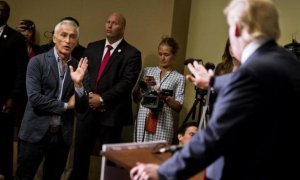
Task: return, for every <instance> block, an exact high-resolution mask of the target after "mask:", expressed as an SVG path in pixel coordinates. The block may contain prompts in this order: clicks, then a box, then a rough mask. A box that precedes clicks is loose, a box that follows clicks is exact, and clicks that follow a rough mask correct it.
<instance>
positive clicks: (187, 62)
mask: <svg viewBox="0 0 300 180" xmlns="http://www.w3.org/2000/svg"><path fill="white" fill-rule="evenodd" d="M194 61H197V62H198V63H201V64H202V63H203V61H202V59H194V58H189V59H187V60H185V61H184V65H188V64H190V63H193V62H194Z"/></svg>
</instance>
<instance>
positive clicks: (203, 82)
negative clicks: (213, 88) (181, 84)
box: [186, 61, 214, 89]
mask: <svg viewBox="0 0 300 180" xmlns="http://www.w3.org/2000/svg"><path fill="white" fill-rule="evenodd" d="M187 66H188V68H189V70H190V71H191V73H192V74H193V75H187V76H186V79H187V80H188V81H190V82H192V83H193V84H194V85H195V86H197V87H199V88H201V89H207V88H208V85H209V80H210V78H211V77H212V76H213V74H214V73H213V71H212V70H211V69H210V70H208V71H207V70H206V68H205V67H204V66H203V65H201V64H199V63H198V62H197V61H194V62H193V64H191V63H189V64H188V65H187Z"/></svg>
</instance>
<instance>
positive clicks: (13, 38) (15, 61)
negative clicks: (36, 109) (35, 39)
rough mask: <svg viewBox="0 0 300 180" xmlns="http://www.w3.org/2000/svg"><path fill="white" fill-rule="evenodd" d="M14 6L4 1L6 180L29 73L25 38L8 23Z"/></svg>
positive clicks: (0, 20)
mask: <svg viewBox="0 0 300 180" xmlns="http://www.w3.org/2000/svg"><path fill="white" fill-rule="evenodd" d="M9 15H10V7H9V5H8V4H7V3H6V2H5V1H0V60H1V70H0V77H2V80H1V84H2V86H1V93H0V107H1V111H0V147H1V148H0V174H3V175H4V176H5V179H8V180H9V179H12V175H13V137H14V125H15V111H16V108H17V106H18V103H17V102H18V100H19V98H20V96H21V95H22V94H23V93H24V91H25V74H26V66H27V63H28V57H27V48H26V44H25V40H24V38H23V36H22V35H21V34H20V33H18V32H17V31H15V30H14V29H12V28H11V27H9V26H8V25H7V24H6V23H7V21H8V18H9Z"/></svg>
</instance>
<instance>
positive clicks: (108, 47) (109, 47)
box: [96, 45, 113, 87]
mask: <svg viewBox="0 0 300 180" xmlns="http://www.w3.org/2000/svg"><path fill="white" fill-rule="evenodd" d="M106 47H107V51H106V53H105V55H104V57H103V60H102V63H101V64H100V69H99V71H98V76H97V84H96V87H97V86H98V81H99V79H100V77H101V74H102V72H103V70H104V68H105V66H106V64H107V62H108V60H109V58H110V50H112V49H113V47H112V46H111V45H106Z"/></svg>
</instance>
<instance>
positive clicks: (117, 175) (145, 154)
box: [101, 141, 204, 180]
mask: <svg viewBox="0 0 300 180" xmlns="http://www.w3.org/2000/svg"><path fill="white" fill-rule="evenodd" d="M165 146H167V143H166V142H165V141H153V142H144V143H120V144H105V145H103V146H102V153H101V155H102V165H101V180H107V179H109V180H120V179H121V180H127V179H128V180H129V179H130V177H129V171H130V169H131V168H132V167H134V166H135V165H136V162H142V163H154V164H161V163H163V162H164V161H165V160H166V159H168V158H170V157H171V156H172V154H171V153H164V154H155V153H154V152H155V151H157V150H158V149H159V148H161V147H165ZM109 161H111V162H113V163H114V164H115V165H110V164H111V163H109ZM196 179H197V180H202V179H204V178H203V173H198V174H197V175H195V176H194V177H192V178H191V180H196Z"/></svg>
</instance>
